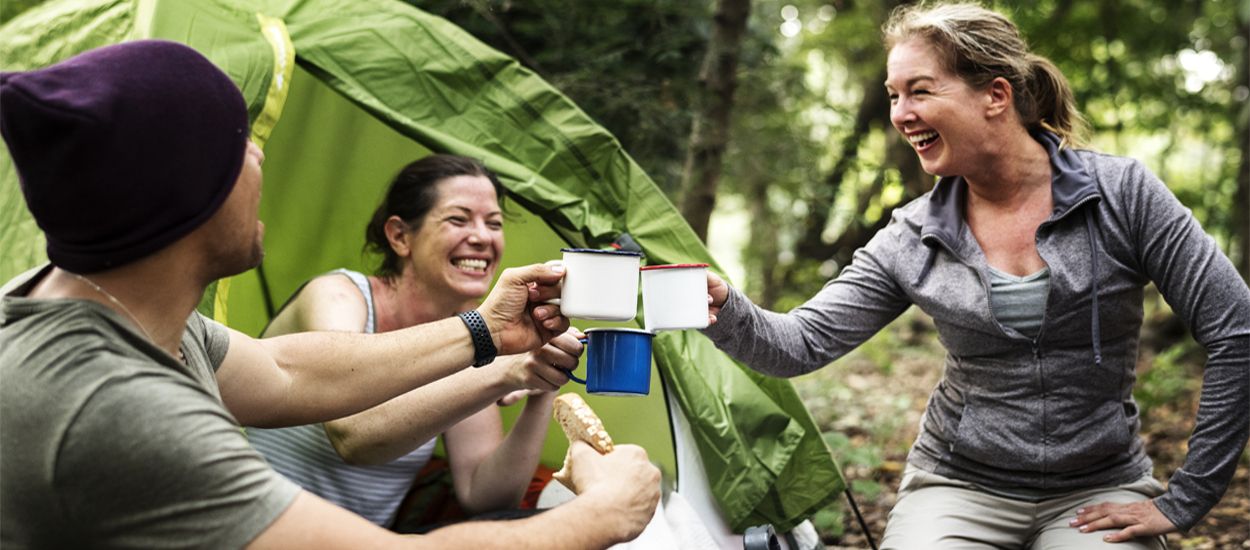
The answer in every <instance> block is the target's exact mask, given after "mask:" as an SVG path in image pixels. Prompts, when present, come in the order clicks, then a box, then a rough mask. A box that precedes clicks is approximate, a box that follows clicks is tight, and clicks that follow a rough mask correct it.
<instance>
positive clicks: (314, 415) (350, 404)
mask: <svg viewBox="0 0 1250 550" xmlns="http://www.w3.org/2000/svg"><path fill="white" fill-rule="evenodd" d="M259 343H260V346H261V347H262V348H263V349H264V350H265V351H266V352H267V355H268V356H269V357H270V358H272V360H273V362H274V363H276V366H277V369H278V370H279V371H280V373H281V375H280V376H281V379H280V380H279V382H278V383H279V384H284V385H285V387H283V388H278V389H277V392H278V394H279V396H280V399H279V400H277V401H274V400H270V402H269V411H268V413H267V414H265V415H263V416H264V421H265V423H266V424H269V425H276V426H283V425H299V424H312V423H316V422H323V421H327V420H331V419H335V418H341V417H344V416H348V415H351V414H355V413H357V412H360V411H362V410H364V409H368V408H370V407H374V406H376V405H378V404H380V403H382V402H384V401H387V400H389V399H391V398H393V397H395V396H398V395H400V394H403V393H405V392H407V391H410V390H412V389H413V388H417V387H420V386H423V385H425V384H428V383H430V382H433V381H435V380H438V379H440V378H443V377H445V376H448V375H450V374H452V373H455V372H458V371H460V370H462V369H464V368H465V367H468V366H469V365H470V364H471V363H472V362H473V345H472V341H471V340H470V338H469V333H468V330H467V329H466V328H465V326H464V323H462V322H461V321H460V320H459V319H456V318H450V319H444V320H442V321H436V322H433V323H426V324H423V325H418V326H415V327H411V328H408V329H404V330H398V331H393V332H388V333H384V334H351V333H335V332H306V333H298V334H289V335H283V336H278V337H275V338H269V339H265V340H260V341H259ZM270 389H272V388H270ZM240 420H241V421H242V419H240ZM258 420H259V419H258ZM253 425H258V424H253Z"/></svg>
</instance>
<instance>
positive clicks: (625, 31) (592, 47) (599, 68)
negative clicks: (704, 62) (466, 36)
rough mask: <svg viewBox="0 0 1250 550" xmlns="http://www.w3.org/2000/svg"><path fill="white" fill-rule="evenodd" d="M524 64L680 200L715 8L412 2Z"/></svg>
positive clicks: (564, 0)
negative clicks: (696, 94) (693, 99)
mask: <svg viewBox="0 0 1250 550" xmlns="http://www.w3.org/2000/svg"><path fill="white" fill-rule="evenodd" d="M409 1H410V3H411V4H413V5H416V6H417V7H419V8H421V9H423V10H426V11H428V12H430V13H434V14H436V15H440V16H443V17H445V18H447V19H448V20H450V21H452V22H453V23H455V24H457V25H459V26H461V27H463V28H464V29H465V30H466V31H468V32H469V33H470V34H472V35H474V36H475V37H477V38H478V39H480V40H482V41H484V42H486V43H488V44H490V45H492V46H494V47H495V48H497V49H499V50H500V51H503V52H505V53H507V54H509V55H512V56H514V57H517V58H518V59H520V60H521V61H522V62H523V63H525V64H526V65H527V66H528V67H529V68H531V69H533V70H534V71H535V72H537V73H539V74H540V75H542V76H543V77H544V78H545V79H547V80H548V81H549V82H551V83H552V84H553V85H554V86H555V87H556V88H557V89H559V90H560V91H561V92H563V93H565V94H566V95H568V96H569V97H570V98H572V99H573V100H574V101H575V102H576V103H577V104H578V105H579V106H580V107H582V109H584V110H585V111H586V112H587V113H588V114H590V116H592V117H593V118H594V119H595V120H596V121H597V122H599V123H600V124H602V125H603V126H604V127H605V128H607V129H608V130H609V131H611V132H612V134H613V135H615V136H616V137H617V138H618V139H619V140H620V141H621V143H622V145H624V146H625V149H626V150H628V151H629V153H630V155H631V156H633V157H634V159H635V160H636V161H637V162H638V163H639V164H640V165H641V166H642V167H643V168H644V169H645V170H646V171H647V173H648V174H649V175H650V176H651V177H652V178H653V179H654V180H655V181H656V183H657V184H659V185H660V187H661V188H662V189H664V190H665V192H666V193H669V195H670V197H671V196H672V194H673V193H674V192H675V191H676V188H677V185H678V184H679V183H680V181H681V171H682V165H683V163H684V161H685V149H686V142H687V140H688V139H689V134H690V121H691V113H690V103H691V95H692V93H693V92H694V90H695V85H696V82H697V77H698V70H699V66H698V62H697V61H692V60H698V59H701V58H702V53H703V48H704V45H705V43H706V41H707V35H708V32H709V31H708V29H709V28H710V25H711V13H712V12H711V9H710V8H711V6H710V4H708V3H705V2H684V1H679V0H665V1H656V0H622V1H618V2H584V1H581V0H532V1H528V2H511V1H507V0H467V1H466V0H425V1H418V0H409Z"/></svg>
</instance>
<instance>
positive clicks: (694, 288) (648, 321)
mask: <svg viewBox="0 0 1250 550" xmlns="http://www.w3.org/2000/svg"><path fill="white" fill-rule="evenodd" d="M707 265H708V264H668V265H649V266H645V267H643V268H642V315H643V321H644V323H645V326H646V328H647V330H649V331H651V332H656V331H660V330H682V329H690V328H707V316H708V308H707Z"/></svg>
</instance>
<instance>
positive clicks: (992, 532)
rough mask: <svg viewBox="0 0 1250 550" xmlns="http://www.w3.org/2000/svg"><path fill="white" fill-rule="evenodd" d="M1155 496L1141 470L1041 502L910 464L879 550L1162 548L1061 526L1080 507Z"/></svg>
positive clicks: (1153, 484) (1157, 541) (1157, 491)
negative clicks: (1114, 482)
mask: <svg viewBox="0 0 1250 550" xmlns="http://www.w3.org/2000/svg"><path fill="white" fill-rule="evenodd" d="M1161 494H1163V486H1162V485H1160V484H1159V482H1158V481H1155V480H1154V478H1152V477H1150V476H1149V475H1146V476H1143V477H1142V478H1141V479H1139V480H1137V481H1134V482H1132V483H1128V484H1125V485H1120V486H1118V487H1103V488H1099V489H1089V490H1086V491H1078V492H1074V493H1071V494H1068V495H1063V496H1059V497H1055V498H1051V499H1047V500H1044V501H1041V502H1028V501H1024V500H1016V499H1012V498H1006V497H1001V496H997V495H993V494H990V493H987V492H985V491H983V490H981V489H978V488H977V487H976V486H975V485H973V484H971V483H966V482H963V481H956V480H953V479H950V478H947V477H943V476H940V475H937V474H933V473H929V472H926V471H924V470H921V469H919V468H915V467H913V466H910V465H909V466H908V467H907V470H906V471H904V472H903V481H902V483H901V484H900V486H899V490H898V503H897V504H895V505H894V509H893V510H891V511H890V519H889V523H887V524H886V528H885V537H884V540H882V541H881V549H882V550H886V549H889V550H951V549H964V548H976V549H983V548H996V549H997V548H1002V549H1013V550H1014V549H1028V550H1059V549H1077V550H1086V549H1093V548H1101V549H1106V550H1164V549H1166V548H1167V544H1166V543H1165V541H1164V539H1163V537H1150V538H1139V539H1136V540H1134V541H1131V542H1121V543H1114V544H1113V543H1109V542H1104V541H1103V540H1102V537H1103V536H1105V535H1107V534H1108V533H1111V532H1113V531H1097V532H1092V533H1082V532H1080V531H1078V530H1076V529H1075V528H1072V527H1070V526H1069V525H1068V522H1069V521H1071V520H1072V519H1073V518H1075V517H1076V510H1077V508H1080V507H1082V506H1086V505H1090V504H1097V503H1099V502H1135V501H1139V500H1146V499H1149V498H1154V497H1156V496H1159V495H1161Z"/></svg>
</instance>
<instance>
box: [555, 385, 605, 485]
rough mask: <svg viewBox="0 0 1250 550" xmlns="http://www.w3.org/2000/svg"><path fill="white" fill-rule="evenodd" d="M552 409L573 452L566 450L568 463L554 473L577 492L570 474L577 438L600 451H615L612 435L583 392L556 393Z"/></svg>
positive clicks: (565, 455)
mask: <svg viewBox="0 0 1250 550" xmlns="http://www.w3.org/2000/svg"><path fill="white" fill-rule="evenodd" d="M552 409H553V411H552V415H554V416H555V418H556V421H557V422H559V423H560V428H561V429H563V430H564V436H565V437H567V438H568V439H569V452H567V453H565V454H564V465H563V466H561V467H560V471H558V472H556V473H555V474H553V475H552V476H551V477H552V479H555V480H556V481H559V482H560V483H561V484H563V485H564V486H565V487H568V488H569V489H570V490H572V491H573V492H574V493H576V492H578V491H577V487H574V486H573V480H572V478H571V477H570V474H569V460H570V458H571V456H572V444H573V442H574V441H577V440H581V441H585V442H586V444H587V445H590V446H591V447H592V448H594V449H595V450H596V451H599V454H608V453H610V452H612V436H610V435H608V431H607V430H606V429H604V428H603V421H602V420H599V415H597V414H595V411H594V410H593V409H591V408H590V405H589V404H587V403H586V400H584V399H582V396H580V395H577V394H575V393H565V394H561V395H560V396H559V397H556V401H555V404H554V405H553V407H552Z"/></svg>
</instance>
